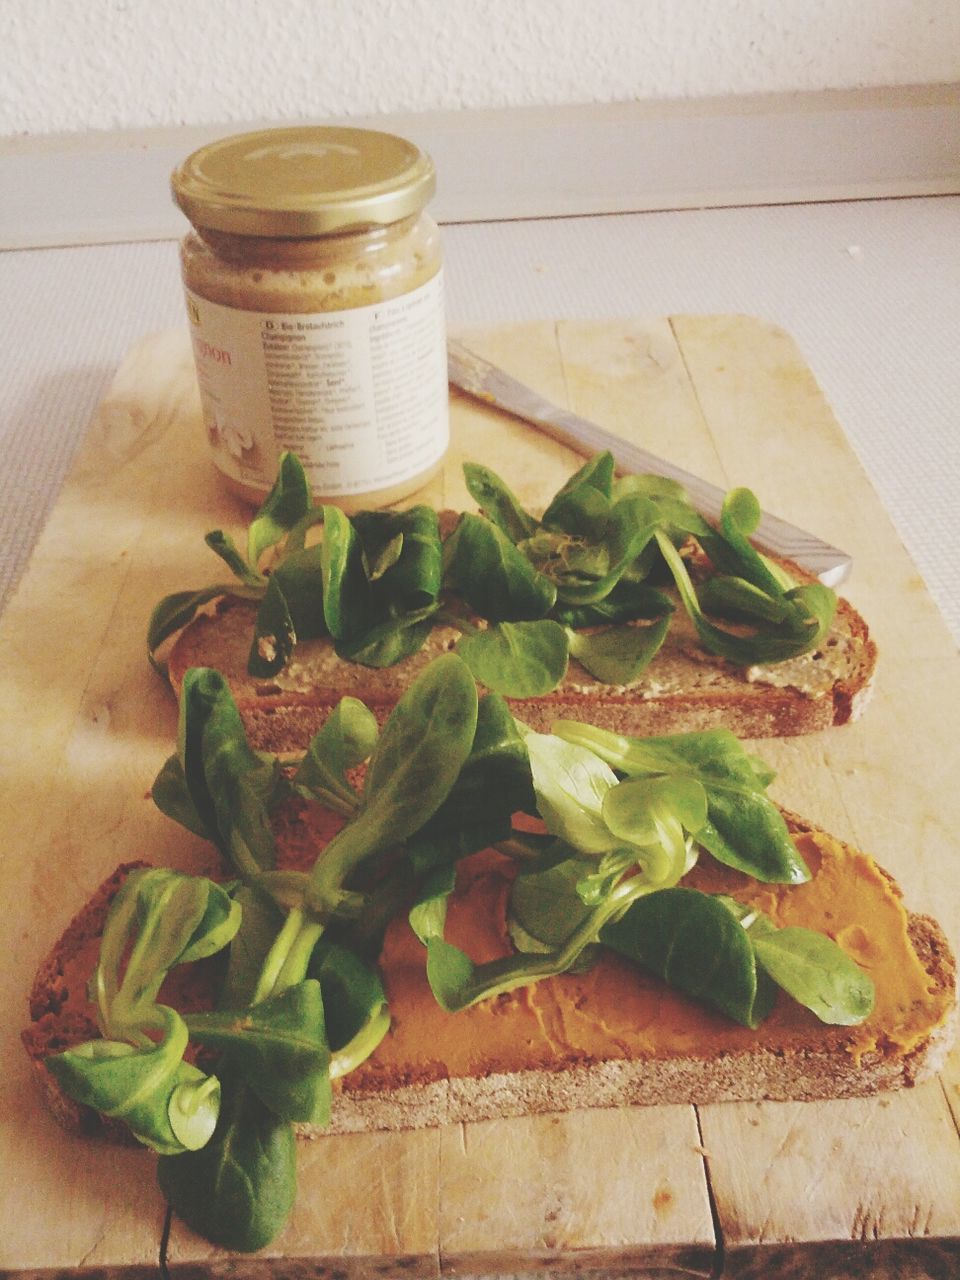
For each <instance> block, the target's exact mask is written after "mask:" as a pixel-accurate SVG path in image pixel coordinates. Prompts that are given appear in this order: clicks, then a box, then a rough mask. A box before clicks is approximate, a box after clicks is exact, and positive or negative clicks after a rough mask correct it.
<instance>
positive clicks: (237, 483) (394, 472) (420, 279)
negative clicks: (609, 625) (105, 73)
mask: <svg viewBox="0 0 960 1280" xmlns="http://www.w3.org/2000/svg"><path fill="white" fill-rule="evenodd" d="M435 186H436V179H435V174H434V169H433V164H432V163H431V161H430V159H429V157H428V156H426V155H425V154H424V153H423V152H421V151H420V150H419V149H418V148H417V147H415V146H414V145H413V144H412V143H410V142H407V141H405V140H404V139H403V138H398V137H395V136H394V135H393V134H388V133H380V132H377V131H374V130H368V129H347V128H328V127H303V128H290V129H268V130H263V131H260V132H257V133H247V134H241V135H238V136H234V137H230V138H225V139H223V140H221V141H219V142H215V143H212V144H211V145H209V146H206V147H202V148H201V149H200V150H199V151H196V152H194V153H193V155H191V156H189V157H188V158H187V159H186V160H185V161H184V162H183V164H182V165H181V166H180V167H179V168H178V169H177V170H176V171H175V172H174V174H173V178H172V187H173V194H174V199H175V200H176V202H177V203H178V204H179V205H180V207H181V209H183V211H184V213H186V215H187V217H188V218H189V219H190V221H191V223H192V224H193V230H192V231H191V232H189V233H188V234H187V235H186V236H185V237H184V239H183V242H182V245H181V267H182V273H183V282H184V288H185V291H186V301H187V313H188V316H189V319H190V330H191V335H192V338H193V351H194V359H195V363H196V369H197V378H198V382H199V385H200V399H201V403H202V407H203V418H204V426H205V429H206V433H207V438H208V440H209V444H210V449H211V453H212V458H213V462H214V464H215V465H216V467H217V469H218V471H219V472H220V475H221V476H222V478H223V479H224V481H225V483H226V484H227V486H228V487H229V488H230V489H231V490H232V491H233V492H234V493H237V494H239V495H240V496H241V497H243V498H245V499H246V500H247V501H249V502H252V503H255V504H256V503H259V502H261V501H262V500H263V497H264V496H265V494H266V493H267V492H268V491H269V489H270V487H271V485H272V484H273V481H274V478H275V476H276V470H277V459H278V456H279V454H280V452H281V451H283V450H291V451H292V452H294V453H296V454H297V455H298V457H299V458H300V460H301V461H302V463H303V464H304V467H305V469H306V472H307V477H308V479H309V481H310V485H311V488H312V490H313V495H314V498H315V500H316V501H318V502H333V503H336V504H337V505H339V506H342V507H343V508H344V509H345V510H347V511H355V510H359V509H361V508H364V507H376V506H386V505H388V504H389V503H392V502H396V501H398V500H399V499H400V498H403V497H406V496H407V495H409V494H411V493H413V492H415V491H416V490H417V489H419V488H421V487H422V486H423V485H425V484H426V483H427V481H428V480H430V479H431V477H432V476H434V475H435V474H436V472H437V471H438V470H439V468H440V465H441V463H442V461H443V457H444V454H445V453H446V450H447V446H448V442H449V421H448V391H447V368H446V341H445V327H444V313H443V274H442V263H441V254H440V239H439V234H438V231H437V227H436V224H435V223H434V222H433V220H432V219H431V218H430V217H429V216H428V214H427V213H425V212H424V208H425V205H426V204H427V201H428V200H429V199H430V197H431V196H432V194H433V192H434V189H435Z"/></svg>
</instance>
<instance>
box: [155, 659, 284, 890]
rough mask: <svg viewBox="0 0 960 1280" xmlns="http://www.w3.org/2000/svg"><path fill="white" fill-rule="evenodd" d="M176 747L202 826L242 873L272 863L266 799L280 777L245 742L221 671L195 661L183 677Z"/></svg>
mask: <svg viewBox="0 0 960 1280" xmlns="http://www.w3.org/2000/svg"><path fill="white" fill-rule="evenodd" d="M178 747H179V756H180V761H181V765H182V768H183V774H184V778H185V779H186V785H187V789H188V791H189V794H190V798H191V800H192V801H193V805H194V808H195V809H196V812H197V814H198V815H199V817H200V820H201V821H202V823H203V824H204V827H205V828H206V829H207V830H208V831H210V832H211V833H214V838H215V840H216V843H217V845H218V847H219V848H220V849H221V850H222V852H223V853H224V854H226V855H227V856H228V857H229V858H230V859H231V860H232V861H233V863H234V865H235V866H236V868H237V870H238V871H239V872H240V874H241V875H247V876H252V875H255V874H256V873H257V872H258V871H259V870H262V869H264V868H266V867H271V866H273V863H274V857H275V853H274V841H273V832H272V830H271V825H270V816H269V805H270V803H271V800H272V798H273V796H274V794H275V791H276V789H277V786H278V784H279V781H280V773H279V769H278V767H277V764H276V761H274V760H266V759H263V758H261V757H260V756H258V755H257V754H256V753H255V752H254V751H252V750H251V749H250V747H249V746H248V744H247V738H246V733H245V731H244V728H243V721H242V720H241V719H240V713H239V712H238V711H237V707H236V704H235V702H234V700H233V695H232V694H231V692H230V688H229V686H228V684H227V682H226V680H225V679H224V677H223V676H222V675H221V674H220V673H219V672H217V671H212V670H210V669H209V668H204V667H194V668H191V670H189V671H188V672H187V673H186V675H185V676H184V679H183V688H182V690H181V695H180V724H179V730H178Z"/></svg>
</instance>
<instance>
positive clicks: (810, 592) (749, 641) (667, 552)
mask: <svg viewBox="0 0 960 1280" xmlns="http://www.w3.org/2000/svg"><path fill="white" fill-rule="evenodd" d="M656 538H657V544H658V546H659V547H660V550H661V553H662V554H663V558H664V560H665V561H666V562H667V566H668V568H669V569H670V572H671V573H672V575H673V578H674V581H675V583H676V586H677V590H678V592H679V593H680V598H681V600H682V601H683V605H684V608H685V609H686V610H687V613H688V614H689V615H690V618H691V620H692V621H693V624H694V626H695V628H696V630H697V634H698V636H699V637H700V643H701V644H702V645H703V647H704V648H705V649H707V650H708V652H710V653H715V654H717V655H718V656H719V657H722V658H726V659H727V660H728V661H730V662H735V663H737V664H738V665H740V666H752V665H754V664H757V663H760V664H763V663H776V662H785V661H786V660H787V659H788V658H795V657H798V656H800V655H801V654H804V653H808V652H809V651H810V650H811V649H814V648H815V647H816V646H817V645H818V644H820V643H821V642H822V641H823V640H824V638H825V637H826V634H827V632H828V631H829V629H830V624H831V622H832V621H833V615H834V612H835V610H836V596H835V595H834V593H833V592H832V591H830V590H829V588H827V587H824V586H823V585H822V584H821V583H815V584H812V585H810V586H803V587H796V588H792V589H791V590H789V591H787V592H785V593H782V598H783V599H784V600H785V601H789V602H790V603H791V604H792V606H793V607H792V610H791V614H790V616H789V618H788V619H787V621H785V622H784V623H782V624H780V625H777V626H769V625H768V627H767V629H766V630H763V629H758V630H757V632H756V634H754V635H739V634H737V633H734V632H730V631H724V630H723V628H722V627H718V626H716V625H715V624H714V623H712V622H710V621H709V619H708V618H707V617H706V616H705V615H704V613H703V610H702V609H701V607H700V602H699V600H698V598H697V593H696V591H695V590H694V586H693V583H692V582H691V580H690V575H689V573H688V572H687V567H686V565H685V564H684V562H683V559H682V557H681V556H680V554H679V553H678V552H677V550H676V548H675V547H674V546H673V544H672V543H671V542H670V539H669V538H668V537H667V536H666V535H665V534H664V533H663V532H661V531H658V532H657V534H656ZM778 598H779V596H778Z"/></svg>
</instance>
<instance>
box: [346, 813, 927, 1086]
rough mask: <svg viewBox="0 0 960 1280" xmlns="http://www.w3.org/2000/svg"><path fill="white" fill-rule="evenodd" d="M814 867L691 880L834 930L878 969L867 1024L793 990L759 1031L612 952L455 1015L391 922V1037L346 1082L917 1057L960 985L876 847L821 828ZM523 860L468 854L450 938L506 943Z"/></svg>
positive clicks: (810, 841) (407, 936)
mask: <svg viewBox="0 0 960 1280" xmlns="http://www.w3.org/2000/svg"><path fill="white" fill-rule="evenodd" d="M797 844H798V847H799V849H800V851H801V853H802V854H803V857H804V859H805V860H806V861H807V863H808V865H809V866H810V869H811V871H812V872H813V876H812V879H811V880H810V882H809V883H807V884H804V885H791V886H787V885H767V884H760V883H759V882H757V881H754V880H751V879H749V878H748V877H746V876H743V875H741V874H739V873H737V872H734V871H729V870H727V869H726V868H723V867H721V866H719V865H718V864H716V863H714V862H713V861H712V859H709V858H707V857H706V856H704V857H703V858H702V860H701V863H700V864H699V865H698V866H697V867H696V868H695V869H694V871H693V872H692V873H691V874H690V875H689V876H688V877H687V879H686V880H685V882H684V883H685V884H688V885H691V886H692V887H696V888H700V889H703V890H705V891H707V892H711V893H727V894H730V895H732V896H736V897H737V898H739V899H740V900H741V901H744V902H747V903H750V904H751V905H754V906H757V907H758V908H759V909H760V910H762V911H764V912H765V913H766V914H768V915H769V916H770V917H771V918H772V919H773V921H774V922H775V923H776V924H777V925H779V926H781V927H784V926H788V925H801V926H804V927H807V928H811V929H817V930H820V931H822V932H825V933H827V934H829V935H830V936H831V937H833V938H834V939H835V940H836V941H837V942H838V943H839V944H840V945H841V946H843V947H844V948H845V949H846V950H848V951H849V952H850V954H851V955H852V956H853V957H854V959H856V960H857V961H858V963H861V964H862V965H863V966H864V967H865V968H866V969H868V971H869V973H870V976H871V977H872V978H873V980H874V983H875V984H876V990H877V999H876V1007H875V1009H874V1011H873V1013H872V1014H871V1016H870V1017H869V1018H868V1019H867V1020H866V1021H865V1022H864V1023H862V1024H861V1025H860V1026H856V1027H831V1026H825V1025H824V1024H823V1023H821V1022H820V1021H819V1020H818V1019H817V1018H816V1017H815V1016H814V1015H813V1014H812V1013H810V1012H809V1011H808V1010H806V1009H804V1008H803V1007H802V1006H800V1005H798V1004H796V1003H795V1002H794V1001H792V1000H790V999H788V998H787V997H785V996H782V995H781V996H779V997H778V1000H777V1003H776V1005H775V1007H774V1009H773V1011H772V1013H771V1014H770V1016H769V1017H768V1018H767V1019H766V1021H765V1022H764V1023H763V1024H762V1026H761V1027H760V1029H759V1030H757V1031H751V1030H750V1029H749V1028H746V1027H742V1026H739V1025H738V1024H736V1023H734V1022H732V1021H730V1020H729V1019H727V1018H726V1017H724V1016H722V1015H720V1014H717V1013H712V1012H710V1011H709V1010H708V1009H705V1008H704V1007H703V1006H701V1005H698V1004H696V1003H694V1002H693V1001H691V1000H689V999H687V998H686V997H685V996H683V995H682V994H680V993H679V992H676V991H673V990H671V989H670V988H669V987H667V986H665V985H664V984H663V983H662V982H660V981H659V980H658V979H657V978H655V977H653V976H651V975H648V974H645V973H643V972H642V971H641V970H639V969H638V968H636V967H635V966H633V965H631V964H630V963H629V962H627V961H626V960H623V959H621V958H620V957H618V956H616V955H613V954H612V953H604V955H603V958H602V959H601V960H600V961H599V962H598V963H597V964H596V965H595V966H594V967H593V968H592V969H590V970H589V972H587V973H583V974H564V975H561V976H560V977H556V978H548V979H543V980H541V981H540V982H538V983H536V984H535V985H533V986H530V987H526V988H523V989H520V990H517V991H514V992H510V993H507V994H504V995H500V996H496V997H494V998H492V999H490V1000H487V1001H485V1002H483V1003H481V1004H478V1005H474V1006H472V1007H471V1008H469V1009H466V1010H463V1011H461V1012H459V1013H454V1014H450V1013H446V1012H444V1010H443V1009H441V1008H440V1007H439V1006H438V1005H437V1003H436V1001H435V1000H434V998H433V995H432V993H431V992H430V989H429V986H428V984H427V980H426V974H425V952H424V949H423V947H422V946H421V944H420V943H419V941H418V940H417V939H416V937H415V935H414V934H413V932H412V931H411V929H410V928H409V925H407V923H406V922H405V921H404V920H400V919H398V920H395V921H394V923H393V924H392V925H391V926H390V929H389V930H388V933H387V937H386V942H385V946H384V951H383V955H382V960H381V966H382V970H383V974H384V981H385V986H386V990H387V998H388V1001H389V1007H390V1011H391V1016H392V1026H391V1031H390V1034H389V1035H388V1036H387V1037H386V1039H385V1040H384V1041H383V1042H382V1043H381V1045H380V1046H379V1048H378V1049H377V1050H376V1052H375V1053H374V1055H373V1056H372V1057H371V1058H370V1059H369V1060H368V1061H367V1062H366V1063H364V1064H363V1065H362V1066H361V1067H359V1068H358V1069H357V1070H356V1071H355V1072H353V1073H352V1074H351V1075H350V1076H348V1077H346V1078H345V1080H344V1082H343V1085H344V1088H345V1089H347V1090H350V1091H352V1090H354V1089H360V1090H366V1089H371V1088H374V1089H375V1088H386V1087H390V1085H398V1084H410V1083H415V1082H417V1081H428V1080H437V1079H443V1078H445V1077H447V1076H476V1075H485V1074H489V1073H492V1072H511V1071H518V1070H524V1069H534V1070H537V1069H539V1070H551V1069H557V1068H560V1067H566V1066H570V1065H572V1064H575V1063H590V1062H598V1061H605V1060H612V1059H622V1058H627V1059H639V1058H654V1057H659V1058H666V1057H673V1056H683V1057H690V1058H704V1059H711V1058H714V1057H716V1056H717V1055H719V1054H723V1053H730V1052H737V1051H749V1050H750V1049H753V1048H756V1047H757V1046H758V1045H759V1046H763V1047H766V1048H769V1049H773V1050H775V1051H780V1050H782V1051H783V1052H791V1051H797V1050H803V1049H804V1048H809V1049H816V1050H821V1051H837V1050H842V1051H846V1052H847V1053H849V1054H851V1055H852V1056H853V1058H854V1059H855V1060H856V1061H859V1059H860V1058H861V1057H862V1056H863V1055H867V1054H870V1053H871V1052H873V1051H875V1050H883V1051H884V1053H886V1054H891V1055H894V1056H900V1055H906V1054H908V1053H909V1052H910V1051H911V1050H912V1049H914V1048H916V1047H917V1046H918V1045H919V1044H920V1043H922V1042H923V1041H924V1040H926V1038H927V1037H928V1036H929V1035H930V1034H931V1032H932V1031H933V1030H934V1029H935V1028H936V1027H937V1026H939V1025H940V1024H941V1023H942V1022H943V1021H944V1019H945V1018H946V1017H947V1015H948V1013H949V1012H950V1009H951V996H950V994H949V993H948V992H945V991H938V990H937V988H936V986H935V985H934V983H933V980H932V979H931V978H930V977H929V976H928V974H927V973H926V972H925V970H924V967H923V965H922V964H921V962H920V959H919V957H918V956H917V954H916V952H915V950H914V948H913V945H912V943H911V941H910V938H909V935H908V931H907V914H906V911H905V910H904V908H903V905H902V903H901V900H900V895H899V892H898V891H897V890H896V888H895V887H894V886H893V885H892V883H891V882H890V880H889V879H888V877H887V876H885V875H884V873H883V872H882V871H881V870H880V869H879V868H878V867H877V865H876V863H874V862H873V860H872V859H871V858H870V857H868V856H867V855H866V854H863V853H859V852H857V851H855V850H853V849H850V848H848V847H847V846H845V845H843V844H842V843H840V842H839V841H837V840H835V839H833V838H832V837H830V836H827V835H825V834H821V833H819V832H817V833H816V834H807V835H801V836H799V837H798V838H797ZM511 874H512V864H510V863H509V861H508V860H507V859H506V858H503V857H501V856H500V855H498V854H496V853H494V852H492V851H489V850H487V851H484V852H483V853H480V854H476V855H474V857H472V858H470V859H468V860H467V861H466V862H465V863H464V864H463V867H462V871H461V875H460V879H459V883H458V891H457V893H456V895H455V896H454V897H453V899H452V900H451V903H450V908H449V912H448V920H447V930H446V937H447V939H448V941H451V942H453V943H454V944H455V945H457V946H459V947H461V948H462V949H463V950H464V951H465V952H466V953H467V954H468V955H469V956H470V957H471V959H473V960H474V961H475V962H478V963H479V962H484V961H487V960H491V959H494V958H496V957H498V956H502V955H504V954H506V953H507V952H508V951H509V950H510V944H509V940H508V936H507V932H506V926H505V912H506V900H507V894H508V891H509V881H510V876H511Z"/></svg>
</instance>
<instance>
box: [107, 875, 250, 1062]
mask: <svg viewBox="0 0 960 1280" xmlns="http://www.w3.org/2000/svg"><path fill="white" fill-rule="evenodd" d="M239 924H240V912H239V909H238V908H237V907H236V906H235V904H234V903H233V902H232V900H231V899H230V897H229V895H228V894H227V893H225V892H224V890H223V889H222V888H220V886H218V885H216V884H214V883H213V881H211V880H207V879H205V878H204V877H202V876H187V875H181V874H180V873H179V872H175V871H168V870H166V869H164V868H160V867H152V868H145V869H143V870H139V871H134V872H133V873H132V874H131V875H129V876H128V877H127V879H126V880H125V882H124V883H123V885H122V886H121V888H120V891H119V892H118V893H117V895H116V897H115V898H114V900H113V903H112V904H111V909H110V912H109V914H108V916H107V921H106V924H105V926H104V931H103V937H102V939H101V945H100V957H99V961H98V963H97V967H96V969H95V971H94V988H95V990H96V993H97V1003H98V1006H99V1010H100V1019H101V1023H102V1026H103V1029H104V1031H105V1032H106V1033H107V1034H108V1035H116V1036H118V1037H121V1038H125V1037H126V1030H127V1026H128V1025H129V1024H132V1025H137V1022H138V1019H139V1018H140V1016H141V1007H142V1006H145V1005H146V1006H149V1005H150V1004H151V1003H152V1002H153V1000H155V999H156V995H157V992H158V991H159V989H160V985H161V983H162V982H163V979H164V978H165V977H166V974H167V972H168V971H169V970H170V969H171V968H173V966H174V965H175V964H179V963H182V962H184V961H189V960H194V959H199V958H201V957H202V956H207V955H213V954H214V953H215V952H217V951H219V950H221V949H222V948H223V947H225V946H226V945H227V944H228V943H229V942H230V940H231V939H232V937H233V936H234V934H235V933H236V931H237V929H238V927H239ZM131 939H132V946H131ZM121 974H122V977H121Z"/></svg>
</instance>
